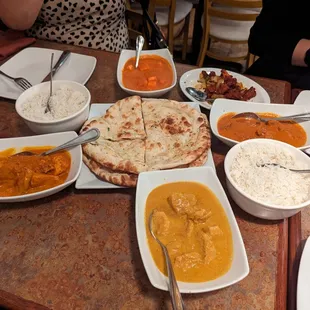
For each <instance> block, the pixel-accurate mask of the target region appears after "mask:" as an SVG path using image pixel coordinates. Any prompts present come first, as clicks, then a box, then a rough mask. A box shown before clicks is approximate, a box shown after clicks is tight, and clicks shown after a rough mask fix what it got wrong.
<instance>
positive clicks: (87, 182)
mask: <svg viewBox="0 0 310 310" xmlns="http://www.w3.org/2000/svg"><path fill="white" fill-rule="evenodd" d="M184 103H187V104H189V105H190V106H191V107H193V108H195V109H196V110H197V111H199V112H200V108H199V105H198V104H197V103H194V102H184ZM111 105H113V104H111V103H97V104H92V105H91V107H90V112H89V119H91V118H93V117H97V116H100V115H103V114H104V113H105V112H106V110H107V109H108V108H109V107H110V106H111ZM205 166H208V167H211V168H213V169H214V170H215V164H214V161H213V156H212V152H211V150H209V152H208V160H207V162H206V163H205ZM75 187H76V188H77V189H108V188H109V189H111V188H122V187H121V186H118V185H114V184H112V183H109V182H105V181H102V180H99V179H98V178H97V177H96V176H95V175H94V174H93V173H92V172H91V171H90V170H89V169H88V167H87V166H86V165H85V164H84V163H83V164H82V169H81V173H80V175H79V177H78V179H77V181H76V183H75Z"/></svg>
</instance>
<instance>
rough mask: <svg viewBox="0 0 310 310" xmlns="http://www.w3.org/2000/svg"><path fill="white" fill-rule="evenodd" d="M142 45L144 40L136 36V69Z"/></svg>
mask: <svg viewBox="0 0 310 310" xmlns="http://www.w3.org/2000/svg"><path fill="white" fill-rule="evenodd" d="M143 45H144V38H143V37H142V36H137V39H136V66H135V67H136V68H138V66H139V59H140V54H141V51H142V49H143Z"/></svg>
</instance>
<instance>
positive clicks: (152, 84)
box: [123, 55, 173, 91]
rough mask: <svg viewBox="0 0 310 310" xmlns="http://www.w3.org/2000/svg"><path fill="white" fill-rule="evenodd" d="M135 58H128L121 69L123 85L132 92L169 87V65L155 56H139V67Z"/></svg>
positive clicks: (170, 83) (171, 72) (170, 74)
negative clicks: (136, 65)
mask: <svg viewBox="0 0 310 310" xmlns="http://www.w3.org/2000/svg"><path fill="white" fill-rule="evenodd" d="M135 63H136V58H135V57H133V58H130V59H129V60H128V61H127V62H126V64H125V66H124V68H123V84H124V86H125V87H126V88H128V89H132V90H146V91H151V90H158V89H164V88H167V87H170V86H171V85H172V81H173V71H172V67H171V65H170V63H169V62H168V61H167V60H166V59H165V58H163V57H160V56H157V55H143V56H140V59H139V66H138V68H136V67H135Z"/></svg>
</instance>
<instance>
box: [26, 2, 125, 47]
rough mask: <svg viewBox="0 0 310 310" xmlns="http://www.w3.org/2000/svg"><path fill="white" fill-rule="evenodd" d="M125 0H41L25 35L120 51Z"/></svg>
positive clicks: (123, 31) (123, 41)
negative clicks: (34, 19)
mask: <svg viewBox="0 0 310 310" xmlns="http://www.w3.org/2000/svg"><path fill="white" fill-rule="evenodd" d="M125 1H126V0H44V4H43V6H42V9H41V11H40V14H39V16H38V18H37V21H36V22H35V24H34V25H33V26H32V28H31V29H29V30H27V35H29V36H33V37H36V38H38V39H44V40H51V41H56V42H60V43H65V44H73V45H80V46H84V47H89V48H96V49H102V50H105V51H111V52H120V51H121V50H122V49H123V48H127V46H128V42H129V39H128V31H127V25H126V20H125V8H126V6H125Z"/></svg>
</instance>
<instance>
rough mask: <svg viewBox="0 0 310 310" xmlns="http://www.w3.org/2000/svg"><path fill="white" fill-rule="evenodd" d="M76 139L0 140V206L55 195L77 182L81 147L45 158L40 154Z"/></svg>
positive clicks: (66, 134)
mask: <svg viewBox="0 0 310 310" xmlns="http://www.w3.org/2000/svg"><path fill="white" fill-rule="evenodd" d="M75 137H77V133H76V132H73V131H68V132H61V133H54V134H47V135H39V136H30V137H20V138H8V139H1V140H0V203H3V202H22V201H30V200H35V199H39V198H44V197H47V196H50V195H52V194H55V193H57V192H59V191H61V190H62V189H64V188H65V187H67V186H69V185H70V184H72V183H73V182H75V181H76V179H77V177H78V175H79V173H80V170H81V166H82V149H81V146H77V147H74V148H72V149H71V150H69V151H63V152H58V153H54V154H52V155H47V156H36V155H33V156H12V155H14V154H16V153H19V152H23V151H31V152H33V153H37V154H40V153H42V152H44V151H46V150H48V149H51V148H53V147H55V146H58V145H60V144H62V143H65V142H67V141H69V140H71V139H73V138H75Z"/></svg>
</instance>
